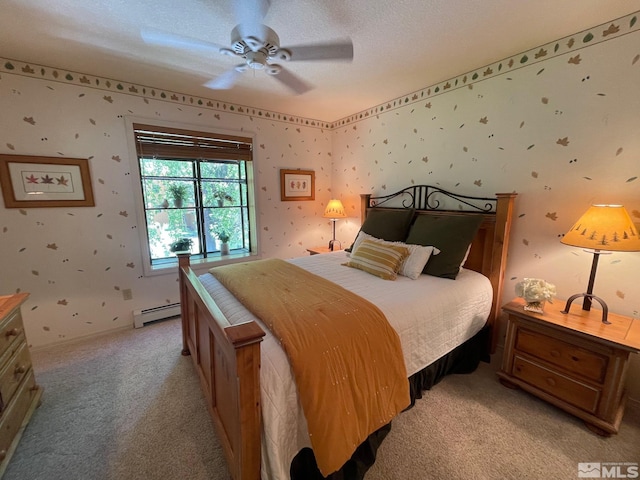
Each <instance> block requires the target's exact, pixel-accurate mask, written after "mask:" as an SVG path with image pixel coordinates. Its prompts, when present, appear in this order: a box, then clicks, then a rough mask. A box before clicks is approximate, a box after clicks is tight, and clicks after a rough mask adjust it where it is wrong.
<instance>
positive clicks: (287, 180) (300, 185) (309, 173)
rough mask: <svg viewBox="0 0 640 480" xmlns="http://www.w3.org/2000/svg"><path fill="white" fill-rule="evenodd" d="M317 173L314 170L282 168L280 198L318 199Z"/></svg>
mask: <svg viewBox="0 0 640 480" xmlns="http://www.w3.org/2000/svg"><path fill="white" fill-rule="evenodd" d="M315 192H316V173H315V172H314V171H313V170H285V169H281V170H280V200H282V201H283V202H285V201H301V200H315V199H316V193H315Z"/></svg>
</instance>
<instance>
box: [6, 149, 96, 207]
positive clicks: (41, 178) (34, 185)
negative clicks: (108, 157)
mask: <svg viewBox="0 0 640 480" xmlns="http://www.w3.org/2000/svg"><path fill="white" fill-rule="evenodd" d="M0 187H1V188H2V197H3V198H4V206H5V207H6V208H40V207H93V206H95V202H94V199H93V190H92V189H91V174H90V172H89V160H87V159H82V158H57V157H33V156H26V155H0Z"/></svg>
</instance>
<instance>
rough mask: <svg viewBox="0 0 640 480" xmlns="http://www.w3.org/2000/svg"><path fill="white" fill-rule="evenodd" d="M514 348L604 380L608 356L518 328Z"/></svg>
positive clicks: (568, 369) (593, 378) (586, 376)
mask: <svg viewBox="0 0 640 480" xmlns="http://www.w3.org/2000/svg"><path fill="white" fill-rule="evenodd" d="M515 347H516V350H519V351H521V352H526V353H528V354H529V355H532V356H534V357H538V358H540V359H542V360H545V361H546V362H548V363H550V364H552V365H557V366H558V367H560V368H562V369H564V370H566V371H568V372H571V373H576V374H578V375H581V376H583V377H584V378H587V379H590V380H594V381H596V382H598V383H603V382H604V377H605V374H606V373H607V364H608V362H609V358H608V357H607V356H605V355H599V354H598V353H596V352H592V351H589V350H586V349H584V348H580V347H578V346H576V345H573V344H571V343H567V342H564V341H562V340H558V339H557V338H553V337H549V336H547V335H544V334H542V333H540V332H534V331H531V330H527V329H526V328H519V329H518V334H517V338H516V345H515Z"/></svg>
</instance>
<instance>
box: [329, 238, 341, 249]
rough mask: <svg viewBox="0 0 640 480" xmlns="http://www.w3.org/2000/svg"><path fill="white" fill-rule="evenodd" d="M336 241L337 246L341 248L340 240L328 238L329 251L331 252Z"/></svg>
mask: <svg viewBox="0 0 640 480" xmlns="http://www.w3.org/2000/svg"><path fill="white" fill-rule="evenodd" d="M336 243H337V244H338V245H339V248H340V249H342V243H341V242H340V240H336V239H333V240H329V251H330V252H333V250H334V247H335V244H336Z"/></svg>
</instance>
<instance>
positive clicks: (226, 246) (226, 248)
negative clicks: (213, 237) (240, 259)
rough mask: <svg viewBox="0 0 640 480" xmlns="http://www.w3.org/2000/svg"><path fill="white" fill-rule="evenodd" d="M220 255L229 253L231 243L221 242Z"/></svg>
mask: <svg viewBox="0 0 640 480" xmlns="http://www.w3.org/2000/svg"><path fill="white" fill-rule="evenodd" d="M220 255H229V244H228V243H222V244H220Z"/></svg>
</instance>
